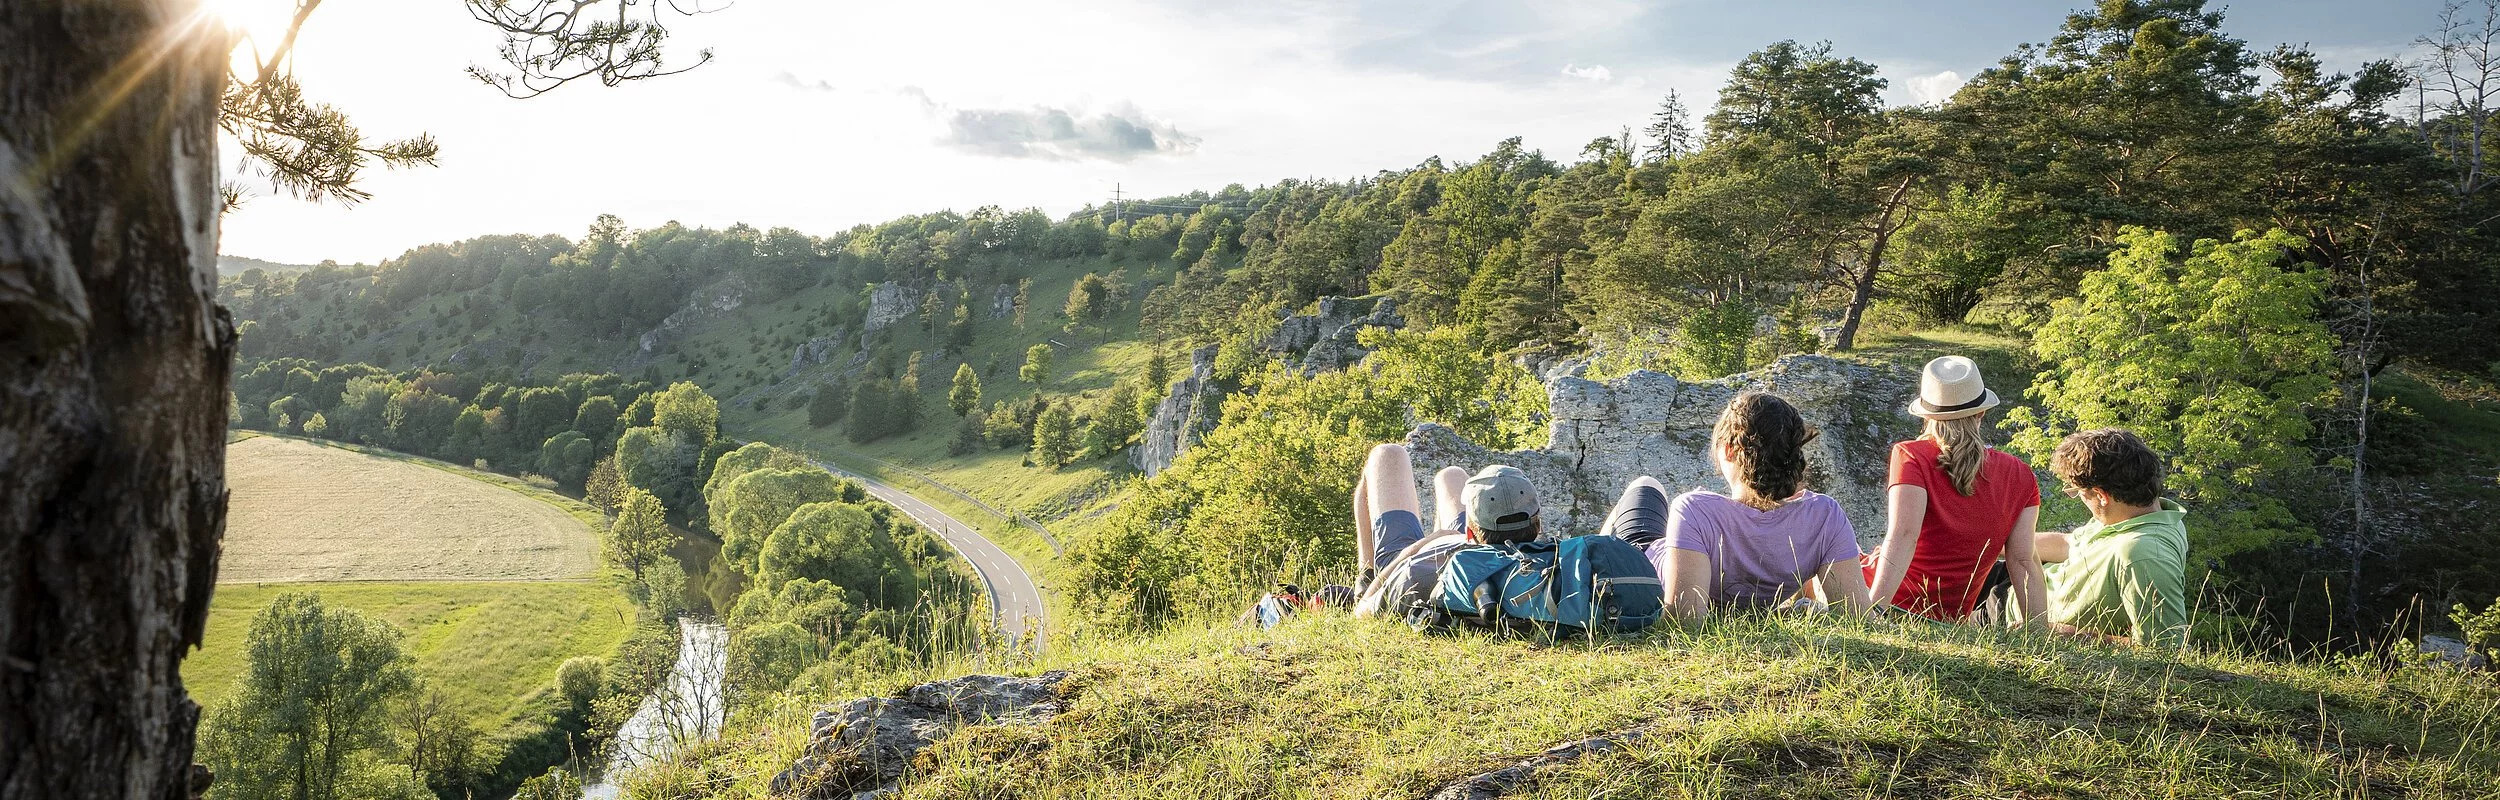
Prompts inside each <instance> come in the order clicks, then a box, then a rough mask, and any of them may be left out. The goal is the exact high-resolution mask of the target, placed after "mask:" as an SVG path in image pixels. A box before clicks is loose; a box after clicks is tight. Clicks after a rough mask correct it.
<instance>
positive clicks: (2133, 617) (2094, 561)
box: [2036, 428, 2188, 647]
mask: <svg viewBox="0 0 2500 800" xmlns="http://www.w3.org/2000/svg"><path fill="white" fill-rule="evenodd" d="M2049 471H2051V472H2054V473H2056V474H2057V477H2058V480H2060V481H2063V482H2064V483H2065V484H2066V486H2065V490H2064V491H2065V493H2066V495H2067V496H2068V497H2073V498H2075V499H2077V500H2081V501H2083V506H2084V508H2085V509H2088V510H2090V511H2091V512H2092V521H2091V522H2089V523H2085V524H2084V525H2083V526H2082V527H2079V528H2076V529H2075V530H2074V532H2073V533H2071V534H2060V533H2043V534H2040V536H2039V540H2038V542H2037V544H2036V548H2037V550H2038V551H2039V553H2040V556H2041V560H2042V561H2052V562H2063V563H2054V564H2051V565H2050V566H2049V567H2048V570H2047V572H2048V599H2049V610H2048V624H2049V629H2050V630H2054V631H2056V632H2058V633H2062V634H2067V635H2072V636H2080V637H2084V638H2090V639H2100V640H2105V641H2114V642H2122V643H2132V644H2146V645H2152V646H2155V647H2179V646H2182V645H2185V644H2186V643H2187V627H2188V619H2187V603H2188V597H2187V550H2188V542H2187V509H2186V508H2184V507H2182V506H2180V505H2179V503H2178V501H2175V500H2171V499H2169V498H2167V497H2163V496H2162V465H2161V457H2160V456H2158V455H2155V454H2154V453H2153V449H2152V448H2150V447H2147V446H2145V444H2144V441H2143V440H2142V439H2138V438H2136V436H2135V434H2133V433H2129V432H2127V431H2124V430H2120V429H2117V428H2102V429H2099V430H2090V431H2084V432H2081V433H2077V434H2074V435H2071V436H2068V437H2066V439H2065V441H2063V442H2059V443H2058V445H2057V452H2056V453H2055V454H2053V455H2051V456H2050V460H2049Z"/></svg>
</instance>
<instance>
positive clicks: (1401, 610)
mask: <svg viewBox="0 0 2500 800" xmlns="http://www.w3.org/2000/svg"><path fill="white" fill-rule="evenodd" d="M1422 507H1423V506H1422V500H1421V499H1420V498H1418V497H1416V496H1415V467H1414V459H1413V457H1412V456H1411V455H1410V454H1409V453H1408V452H1407V450H1406V447H1405V446H1404V445H1399V444H1384V445H1380V446H1378V447H1374V448H1372V452H1371V457H1370V459H1369V460H1368V461H1366V462H1365V463H1364V465H1363V475H1362V477H1361V478H1360V479H1359V480H1357V481H1356V482H1355V484H1354V542H1355V552H1356V553H1357V554H1359V557H1361V558H1364V559H1367V560H1366V561H1365V563H1364V565H1363V569H1364V572H1363V579H1362V581H1361V584H1362V590H1361V593H1360V594H1359V595H1358V596H1357V597H1356V598H1355V601H1354V615H1355V616H1358V617H1371V616H1380V615H1387V616H1391V617H1404V616H1406V614H1407V613H1408V612H1410V611H1413V610H1415V609H1417V608H1421V607H1423V606H1424V605H1425V604H1426V603H1427V602H1429V601H1430V599H1431V596H1432V593H1433V591H1434V590H1435V589H1436V588H1437V587H1438V586H1439V585H1440V578H1441V567H1442V565H1444V564H1446V563H1448V562H1449V560H1450V554H1451V553H1455V552H1457V551H1458V550H1459V549H1461V548H1464V547H1467V546H1469V545H1473V544H1490V545H1505V544H1518V543H1523V542H1531V541H1535V540H1536V537H1537V534H1538V532H1539V531H1540V530H1542V525H1541V524H1540V519H1539V515H1540V514H1541V513H1542V507H1541V506H1540V505H1539V504H1538V501H1537V493H1536V487H1535V486H1534V485H1532V484H1530V483H1529V482H1528V475H1527V473H1525V472H1521V471H1520V470H1519V468H1517V467H1512V466H1508V465H1504V464H1494V465H1491V466H1488V467H1485V468H1484V469H1482V470H1479V471H1477V472H1476V474H1475V475H1474V476H1468V475H1467V472H1466V471H1465V470H1462V469H1459V468H1457V467H1444V468H1442V469H1441V471H1439V472H1437V473H1434V474H1433V504H1432V507H1433V510H1434V517H1435V520H1434V523H1435V524H1434V525H1433V529H1432V532H1431V533H1429V534H1427V533H1426V532H1425V531H1424V527H1423V517H1422Z"/></svg>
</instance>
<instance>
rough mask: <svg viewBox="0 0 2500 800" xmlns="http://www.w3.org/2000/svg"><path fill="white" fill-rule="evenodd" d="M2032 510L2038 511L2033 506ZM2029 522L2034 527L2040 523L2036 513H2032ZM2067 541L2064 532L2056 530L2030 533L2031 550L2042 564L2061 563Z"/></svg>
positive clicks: (2064, 558)
mask: <svg viewBox="0 0 2500 800" xmlns="http://www.w3.org/2000/svg"><path fill="white" fill-rule="evenodd" d="M2032 510H2034V511H2038V510H2039V509H2037V508H2034V509H2032ZM2031 524H2032V525H2033V526H2035V527H2036V526H2038V525H2039V524H2040V518H2039V517H2038V516H2037V515H2034V516H2033V517H2032V519H2031ZM2067 543H2068V541H2067V536H2066V534H2064V533H2061V532H2058V531H2049V532H2046V533H2037V534H2032V537H2031V552H2033V553H2036V554H2038V555H2039V556H2040V563H2042V564H2057V563H2062V562H2064V561H2065V560H2066V545H2067Z"/></svg>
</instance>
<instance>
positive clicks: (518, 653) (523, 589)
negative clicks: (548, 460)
mask: <svg viewBox="0 0 2500 800" xmlns="http://www.w3.org/2000/svg"><path fill="white" fill-rule="evenodd" d="M227 478H228V481H229V485H230V486H231V487H232V489H233V493H234V494H233V501H232V507H231V508H232V510H231V512H230V514H229V517H228V519H227V525H226V540H225V554H224V557H223V558H222V560H221V561H220V563H219V565H218V570H219V572H218V587H217V594H216V596H215V598H214V599H213V600H212V601H211V602H210V605H209V621H208V630H207V635H206V638H205V642H204V644H203V645H202V647H201V649H199V650H197V651H194V652H193V653H191V655H190V656H189V657H188V658H187V659H185V660H184V662H183V680H184V682H185V683H186V684H187V685H188V686H189V688H190V691H191V695H192V697H193V698H195V699H197V700H198V701H199V702H200V703H201V704H202V705H203V706H213V705H215V704H216V703H218V702H220V701H222V700H224V699H225V698H226V697H227V696H228V694H230V693H231V692H232V691H233V687H234V684H235V682H236V681H237V680H238V679H240V677H241V676H242V674H243V671H244V668H245V661H246V657H247V656H246V653H247V651H246V638H247V637H246V634H247V633H248V632H249V630H250V628H251V623H252V618H253V617H254V616H255V615H257V614H259V613H260V611H261V609H263V608H266V607H268V605H269V603H270V601H272V600H274V599H276V598H277V597H278V596H279V595H280V594H283V593H287V592H313V593H317V594H319V595H320V596H321V598H322V600H323V601H325V603H327V604H328V605H330V606H332V607H341V608H350V609H355V610H357V611H361V612H364V613H366V614H369V615H372V616H374V617H376V618H379V619H381V620H383V621H386V622H388V623H390V624H391V625H392V626H394V627H396V628H398V629H399V630H400V632H401V633H402V634H404V635H405V637H406V638H405V639H404V640H403V642H402V646H403V647H404V648H405V649H406V651H407V652H408V653H409V654H410V655H411V656H412V657H413V659H414V661H415V666H416V670H417V673H418V674H419V675H420V676H421V677H422V678H424V679H425V680H426V681H427V682H428V683H430V684H432V685H434V686H438V687H441V688H442V689H443V690H444V691H445V692H446V693H448V694H449V695H450V696H451V698H452V700H453V702H455V703H457V704H458V705H459V707H460V708H461V709H462V711H463V712H464V713H465V714H466V715H467V716H468V717H469V718H470V719H471V720H472V721H474V722H475V723H477V724H478V725H479V726H480V727H481V728H484V729H487V730H494V729H496V728H499V727H502V726H504V725H507V724H510V723H514V722H518V721H521V720H523V719H524V718H525V717H527V716H529V714H530V709H532V708H535V707H537V706H538V705H541V704H540V703H537V702H533V700H534V698H536V697H537V696H538V695H541V694H545V693H548V692H551V691H553V687H554V684H555V673H556V668H557V667H558V666H559V665H561V664H563V663H564V660H565V659H568V658H571V657H574V656H578V655H598V656H605V655H607V654H609V653H611V652H613V651H614V650H615V649H616V647H617V645H618V644H620V643H622V642H623V641H625V639H626V637H627V636H628V634H629V633H630V632H631V630H632V627H633V617H634V609H633V606H632V604H631V603H630V602H628V601H627V600H626V598H625V596H624V594H623V593H622V592H620V591H619V590H618V589H617V587H616V586H614V585H612V584H610V583H609V582H606V581H601V580H594V579H593V578H594V577H596V575H597V571H596V565H597V558H598V540H597V536H596V534H595V533H594V532H593V527H592V521H594V520H597V519H598V518H599V517H598V512H597V511H595V510H592V509H590V508H588V507H587V506H583V505H582V504H580V503H578V502H575V501H572V500H570V499H568V498H564V497H561V496H558V495H555V494H552V493H549V492H546V491H544V490H542V489H538V488H537V487H533V486H530V485H528V484H525V483H521V482H519V481H515V480H512V479H509V478H504V477H501V476H493V475H486V474H483V473H477V472H474V471H471V470H466V469H461V468H459V467H455V466H452V465H449V464H443V463H440V462H434V461H430V460H426V459H419V458H414V457H409V456H403V455H399V454H396V453H389V452H386V451H378V450H361V449H351V448H348V447H343V446H334V445H326V444H315V443H312V442H307V441H303V440H298V439H290V438H283V437H274V436H247V437H246V438H243V439H241V440H239V441H236V442H234V443H232V444H230V445H229V446H228V448H227Z"/></svg>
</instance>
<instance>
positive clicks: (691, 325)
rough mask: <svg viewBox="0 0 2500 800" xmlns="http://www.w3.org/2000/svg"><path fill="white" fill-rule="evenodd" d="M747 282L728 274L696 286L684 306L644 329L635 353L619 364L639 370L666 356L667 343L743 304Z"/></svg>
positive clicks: (675, 341)
mask: <svg viewBox="0 0 2500 800" xmlns="http://www.w3.org/2000/svg"><path fill="white" fill-rule="evenodd" d="M746 301H747V282H746V280H745V279H743V278H737V277H731V278H728V279H726V280H722V281H721V282H719V283H715V284H712V285H710V286H706V287H703V288H700V289H696V290H695V291H694V293H693V295H692V296H690V297H688V298H687V299H686V305H684V306H683V307H680V308H678V309H677V311H676V312H675V313H672V314H669V315H668V317H667V318H666V319H662V320H660V324H659V326H658V327H654V328H652V329H650V330H647V331H643V332H642V336H641V337H639V338H637V339H636V340H635V342H634V345H635V346H634V352H633V353H632V354H630V355H627V356H626V357H625V360H624V361H623V362H622V363H621V364H620V366H621V367H623V368H625V369H640V368H642V367H643V366H645V365H648V364H652V363H656V362H658V361H659V360H660V357H661V356H663V355H666V354H667V352H668V349H667V348H668V346H669V345H672V344H675V343H677V342H678V341H679V340H682V339H684V338H685V337H686V336H687V335H688V334H691V333H693V332H694V331H696V330H699V329H701V327H702V326H703V325H705V324H708V323H710V322H711V321H712V320H714V319H716V318H719V317H721V316H725V315H727V314H729V313H730V312H732V311H736V310H738V309H739V308H741V307H744V306H745V305H746Z"/></svg>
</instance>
